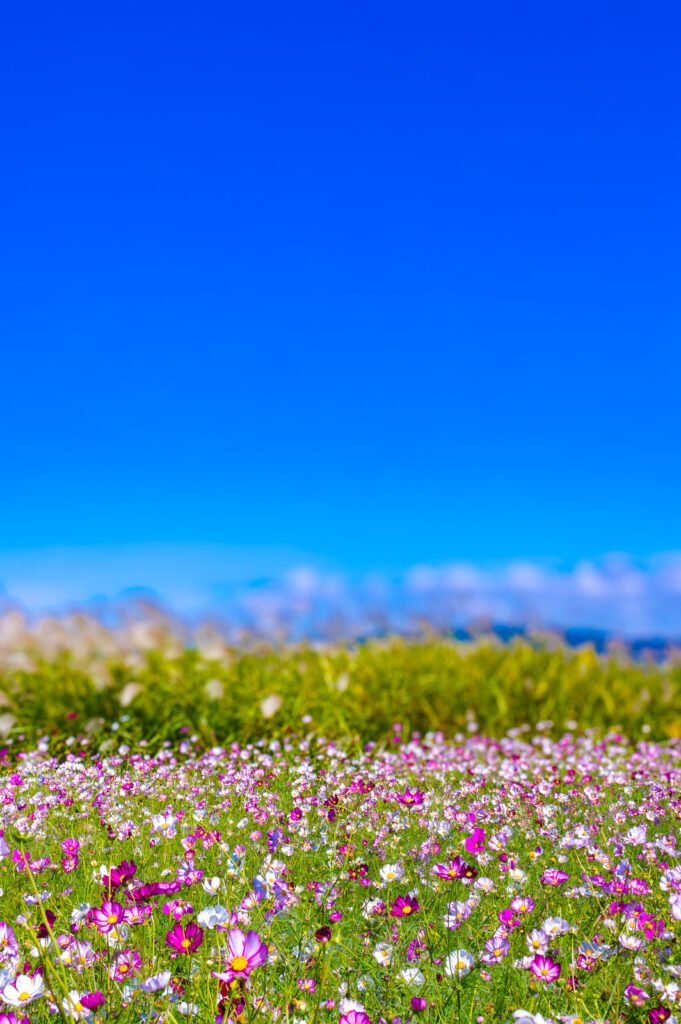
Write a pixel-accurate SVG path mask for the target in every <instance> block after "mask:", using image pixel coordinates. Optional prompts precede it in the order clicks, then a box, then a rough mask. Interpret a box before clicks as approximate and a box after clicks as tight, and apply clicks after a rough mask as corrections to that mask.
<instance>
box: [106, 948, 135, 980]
mask: <svg viewBox="0 0 681 1024" xmlns="http://www.w3.org/2000/svg"><path fill="white" fill-rule="evenodd" d="M141 966H142V961H141V959H140V955H139V953H138V952H137V950H136V949H126V950H124V952H123V953H119V954H118V956H117V957H116V958H115V960H114V961H113V963H112V964H111V966H110V967H109V974H110V975H111V977H112V978H113V979H114V980H115V981H125V980H126V978H130V977H132V975H133V974H136V973H137V971H138V970H139V969H140V967H141Z"/></svg>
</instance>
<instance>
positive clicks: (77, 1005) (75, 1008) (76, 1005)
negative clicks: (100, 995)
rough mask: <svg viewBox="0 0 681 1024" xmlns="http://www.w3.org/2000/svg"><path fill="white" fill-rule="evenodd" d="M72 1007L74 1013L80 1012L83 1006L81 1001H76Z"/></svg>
mask: <svg viewBox="0 0 681 1024" xmlns="http://www.w3.org/2000/svg"><path fill="white" fill-rule="evenodd" d="M73 1009H74V1010H75V1011H76V1013H82V1012H83V1010H84V1009H85V1007H84V1006H83V1004H82V1003H76V1004H75V1006H74V1007H73Z"/></svg>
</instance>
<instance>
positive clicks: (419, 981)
mask: <svg viewBox="0 0 681 1024" xmlns="http://www.w3.org/2000/svg"><path fill="white" fill-rule="evenodd" d="M400 975H401V977H402V979H403V981H406V983H407V985H423V983H424V981H425V980H426V979H425V977H424V975H423V973H422V972H421V971H420V970H419V969H418V967H407V968H405V970H403V971H400Z"/></svg>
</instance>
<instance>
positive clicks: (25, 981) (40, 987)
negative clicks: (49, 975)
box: [0, 974, 45, 1007]
mask: <svg viewBox="0 0 681 1024" xmlns="http://www.w3.org/2000/svg"><path fill="white" fill-rule="evenodd" d="M44 991H45V986H44V984H43V979H42V978H41V976H40V975H39V974H37V975H35V976H34V977H32V978H29V977H28V976H27V975H25V974H20V975H19V977H18V978H16V979H15V980H14V983H13V984H11V985H5V987H4V988H3V989H2V991H1V992H0V998H2V1000H3V1002H5V1003H7V1004H8V1005H9V1006H17V1007H21V1006H25V1005H26V1004H27V1003H32V1002H33V1000H34V999H40V997H41V996H42V995H43V993H44Z"/></svg>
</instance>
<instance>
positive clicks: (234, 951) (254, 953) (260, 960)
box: [213, 928, 268, 982]
mask: <svg viewBox="0 0 681 1024" xmlns="http://www.w3.org/2000/svg"><path fill="white" fill-rule="evenodd" d="M267 954H268V949H267V943H266V942H263V940H262V939H261V937H260V936H259V935H258V933H257V932H248V933H247V934H246V935H244V933H243V932H242V931H241V929H240V928H232V930H231V931H229V932H228V933H227V956H228V959H227V969H226V970H225V971H213V975H214V977H216V978H219V979H220V981H227V982H229V981H233V980H234V978H247V977H248V975H249V974H250V973H251V971H253V970H254V969H255V968H256V967H262V965H263V964H264V963H265V961H266V960H267Z"/></svg>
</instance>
